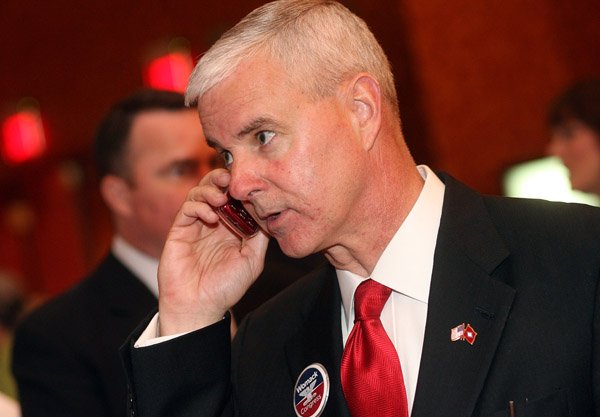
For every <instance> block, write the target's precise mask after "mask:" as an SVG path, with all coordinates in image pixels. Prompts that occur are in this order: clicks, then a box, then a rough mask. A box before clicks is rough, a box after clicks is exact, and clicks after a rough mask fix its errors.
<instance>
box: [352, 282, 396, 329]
mask: <svg viewBox="0 0 600 417" xmlns="http://www.w3.org/2000/svg"><path fill="white" fill-rule="evenodd" d="M391 293H392V290H391V289H390V288H388V287H386V286H385V285H382V284H380V283H378V282H376V281H373V280H372V279H368V280H366V281H363V282H361V284H360V285H359V286H358V288H356V292H355V293H354V317H355V318H354V321H360V320H367V319H374V318H377V319H378V318H379V316H380V315H381V310H383V306H384V305H385V303H386V301H387V300H388V298H390V294H391Z"/></svg>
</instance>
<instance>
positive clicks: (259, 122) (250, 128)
mask: <svg viewBox="0 0 600 417" xmlns="http://www.w3.org/2000/svg"><path fill="white" fill-rule="evenodd" d="M265 125H271V126H274V125H277V123H276V122H275V120H274V119H272V118H270V117H265V116H261V117H257V118H256V119H254V120H252V121H250V123H248V124H247V125H246V126H244V127H243V128H242V130H240V131H239V132H238V133H237V134H236V135H235V137H236V138H237V139H238V140H239V139H242V138H243V137H244V136H246V135H248V134H249V133H252V132H254V131H255V130H258V129H259V128H261V127H263V126H265ZM206 144H207V145H208V146H210V147H211V148H213V149H217V150H219V149H223V147H222V146H221V145H220V144H219V141H218V140H216V139H211V138H209V137H208V136H207V137H206Z"/></svg>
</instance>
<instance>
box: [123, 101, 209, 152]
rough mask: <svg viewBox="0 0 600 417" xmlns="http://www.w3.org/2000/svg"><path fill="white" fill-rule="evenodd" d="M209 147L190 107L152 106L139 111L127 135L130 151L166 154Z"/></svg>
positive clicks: (195, 150) (198, 120)
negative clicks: (166, 108) (174, 108)
mask: <svg viewBox="0 0 600 417" xmlns="http://www.w3.org/2000/svg"><path fill="white" fill-rule="evenodd" d="M202 149H206V151H207V152H209V148H208V146H207V145H206V143H205V140H204V136H203V134H202V126H201V124H200V119H199V118H198V114H197V113H196V112H195V111H193V110H191V109H181V110H175V111H171V110H151V111H146V112H142V113H140V114H138V115H137V116H136V117H135V119H134V120H133V123H132V126H131V132H130V135H129V153H130V154H131V155H132V156H134V157H139V156H142V155H147V154H157V153H159V154H163V155H164V156H165V157H166V156H169V155H176V154H185V153H190V152H199V151H201V150H202Z"/></svg>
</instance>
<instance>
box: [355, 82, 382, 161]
mask: <svg viewBox="0 0 600 417" xmlns="http://www.w3.org/2000/svg"><path fill="white" fill-rule="evenodd" d="M351 91H352V92H351V94H352V96H351V98H352V103H351V106H352V113H353V116H354V120H355V125H356V126H357V128H358V129H359V131H360V134H361V137H362V141H363V147H364V148H365V149H367V150H368V149H371V148H372V147H373V145H374V143H375V139H376V138H377V135H378V134H379V129H380V128H381V88H380V86H379V83H378V82H377V80H375V79H374V78H373V77H372V76H371V75H370V74H367V73H361V74H358V75H356V77H355V78H354V79H353V80H352V82H351Z"/></svg>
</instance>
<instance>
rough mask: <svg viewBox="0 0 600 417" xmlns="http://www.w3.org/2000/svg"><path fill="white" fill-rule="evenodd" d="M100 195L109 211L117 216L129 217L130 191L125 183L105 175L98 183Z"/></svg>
mask: <svg viewBox="0 0 600 417" xmlns="http://www.w3.org/2000/svg"><path fill="white" fill-rule="evenodd" d="M100 194H102V198H103V199H104V202H105V203H106V205H107V206H108V208H109V209H110V211H112V212H114V213H115V214H117V215H119V216H129V215H130V214H131V213H132V208H131V189H130V187H129V184H128V183H127V181H126V180H125V179H123V178H121V177H117V176H116V175H106V176H104V177H103V178H102V180H101V181H100Z"/></svg>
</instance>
